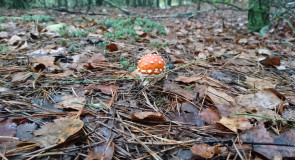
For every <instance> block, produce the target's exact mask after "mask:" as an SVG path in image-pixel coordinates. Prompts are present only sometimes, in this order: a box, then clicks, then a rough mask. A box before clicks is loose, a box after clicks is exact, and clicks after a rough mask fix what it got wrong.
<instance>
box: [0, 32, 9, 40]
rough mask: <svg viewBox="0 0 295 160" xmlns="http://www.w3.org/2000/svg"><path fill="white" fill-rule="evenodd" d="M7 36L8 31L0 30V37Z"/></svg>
mask: <svg viewBox="0 0 295 160" xmlns="http://www.w3.org/2000/svg"><path fill="white" fill-rule="evenodd" d="M3 38H8V32H0V39H3Z"/></svg>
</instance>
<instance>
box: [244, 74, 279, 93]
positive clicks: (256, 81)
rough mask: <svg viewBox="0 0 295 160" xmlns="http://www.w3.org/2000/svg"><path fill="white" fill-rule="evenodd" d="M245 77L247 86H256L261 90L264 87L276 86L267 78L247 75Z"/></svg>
mask: <svg viewBox="0 0 295 160" xmlns="http://www.w3.org/2000/svg"><path fill="white" fill-rule="evenodd" d="M246 78H247V80H246V83H247V84H248V86H250V87H251V88H253V89H255V88H257V89H259V90H263V89H266V88H275V86H276V84H273V83H271V82H270V81H268V80H264V79H260V78H252V77H248V76H246Z"/></svg>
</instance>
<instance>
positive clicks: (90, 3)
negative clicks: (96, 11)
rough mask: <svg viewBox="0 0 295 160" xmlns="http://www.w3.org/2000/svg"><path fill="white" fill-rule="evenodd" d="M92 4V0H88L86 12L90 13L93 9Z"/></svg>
mask: <svg viewBox="0 0 295 160" xmlns="http://www.w3.org/2000/svg"><path fill="white" fill-rule="evenodd" d="M91 5H92V0H87V10H86V14H88V12H89V11H90V9H91Z"/></svg>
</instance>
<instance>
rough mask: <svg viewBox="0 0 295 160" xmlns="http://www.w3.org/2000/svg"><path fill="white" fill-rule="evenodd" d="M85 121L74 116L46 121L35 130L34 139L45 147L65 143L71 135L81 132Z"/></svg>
mask: <svg viewBox="0 0 295 160" xmlns="http://www.w3.org/2000/svg"><path fill="white" fill-rule="evenodd" d="M83 125H84V122H83V121H81V120H79V119H73V118H60V119H56V120H54V122H53V123H46V124H45V125H43V126H42V127H41V129H39V130H36V131H34V135H36V137H35V138H34V140H35V141H36V142H38V143H39V144H40V145H41V146H43V147H49V146H51V145H54V144H60V143H63V142H65V141H66V140H67V138H69V137H70V136H72V135H74V134H76V133H77V132H79V131H80V130H81V129H82V127H83Z"/></svg>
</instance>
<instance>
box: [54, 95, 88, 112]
mask: <svg viewBox="0 0 295 160" xmlns="http://www.w3.org/2000/svg"><path fill="white" fill-rule="evenodd" d="M76 103H82V104H83V103H85V98H84V97H74V98H73V97H71V98H67V99H65V100H63V101H61V102H59V103H56V104H55V105H54V106H55V108H58V109H63V108H71V109H75V110H80V109H81V107H82V104H76Z"/></svg>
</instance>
